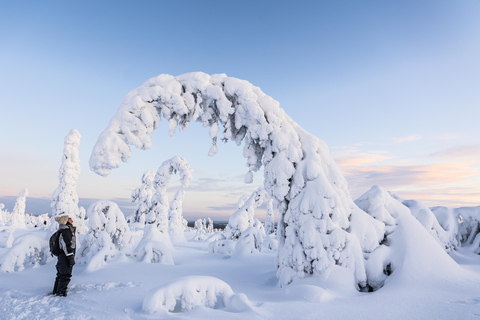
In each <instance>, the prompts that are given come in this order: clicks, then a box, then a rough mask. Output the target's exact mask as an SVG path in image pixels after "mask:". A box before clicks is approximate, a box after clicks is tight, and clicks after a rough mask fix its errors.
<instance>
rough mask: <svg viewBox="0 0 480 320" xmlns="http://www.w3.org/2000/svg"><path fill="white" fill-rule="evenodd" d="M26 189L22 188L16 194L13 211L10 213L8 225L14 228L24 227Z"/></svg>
mask: <svg viewBox="0 0 480 320" xmlns="http://www.w3.org/2000/svg"><path fill="white" fill-rule="evenodd" d="M27 196H28V190H27V188H24V189H23V190H22V191H20V193H19V194H18V195H17V199H16V200H15V205H14V206H13V211H12V213H11V214H10V221H9V223H8V225H10V226H13V227H15V228H25V227H26V225H25V202H26V201H27Z"/></svg>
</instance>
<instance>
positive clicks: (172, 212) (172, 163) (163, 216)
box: [147, 156, 192, 241]
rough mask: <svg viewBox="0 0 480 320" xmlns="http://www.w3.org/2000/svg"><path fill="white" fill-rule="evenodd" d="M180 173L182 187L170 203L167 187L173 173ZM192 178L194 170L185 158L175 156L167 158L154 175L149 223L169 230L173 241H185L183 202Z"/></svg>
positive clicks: (161, 229) (162, 229)
mask: <svg viewBox="0 0 480 320" xmlns="http://www.w3.org/2000/svg"><path fill="white" fill-rule="evenodd" d="M177 172H178V174H179V175H180V184H181V185H180V189H179V190H178V191H177V192H176V193H175V195H174V198H173V200H172V202H171V203H170V204H168V196H167V187H168V185H169V183H170V178H171V175H172V174H175V173H177ZM191 180H192V170H191V169H190V165H189V164H188V162H187V160H186V159H185V158H182V157H179V156H175V157H173V158H171V159H169V160H166V161H164V162H163V163H162V165H161V166H160V167H159V168H158V171H157V173H156V174H155V177H154V187H155V190H156V191H155V194H154V195H153V197H152V209H151V212H150V213H149V215H148V217H147V223H155V224H156V225H157V227H158V229H159V230H160V231H161V232H168V233H169V234H170V236H171V237H172V240H173V241H185V237H184V235H183V231H184V227H183V215H182V203H183V199H184V198H185V192H186V189H187V188H188V184H189V183H190V181H191Z"/></svg>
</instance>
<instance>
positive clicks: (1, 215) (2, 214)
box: [0, 203, 7, 227]
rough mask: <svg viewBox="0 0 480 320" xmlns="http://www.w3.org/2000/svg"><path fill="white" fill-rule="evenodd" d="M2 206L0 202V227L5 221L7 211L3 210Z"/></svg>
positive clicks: (3, 206)
mask: <svg viewBox="0 0 480 320" xmlns="http://www.w3.org/2000/svg"><path fill="white" fill-rule="evenodd" d="M4 208H5V205H4V204H3V203H0V227H3V226H4V225H5V224H6V222H7V212H6V211H4V210H3V209H4Z"/></svg>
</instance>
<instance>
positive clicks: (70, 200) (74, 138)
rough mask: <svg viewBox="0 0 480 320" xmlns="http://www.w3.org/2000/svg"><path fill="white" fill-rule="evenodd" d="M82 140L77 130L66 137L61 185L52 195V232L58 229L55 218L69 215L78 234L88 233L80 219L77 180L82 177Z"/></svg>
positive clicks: (60, 171) (71, 131) (60, 172)
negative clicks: (79, 153)
mask: <svg viewBox="0 0 480 320" xmlns="http://www.w3.org/2000/svg"><path fill="white" fill-rule="evenodd" d="M81 138H82V136H81V135H80V133H79V132H78V131H77V130H76V129H72V130H70V132H69V133H68V135H67V136H66V137H65V145H64V148H63V157H62V164H61V166H60V169H59V172H58V180H59V184H58V187H57V188H56V189H55V191H53V194H52V203H51V207H52V219H51V222H50V227H49V230H50V231H52V232H53V231H55V230H57V229H58V222H56V221H55V217H57V216H60V215H63V214H67V215H68V216H70V217H71V218H72V219H73V221H74V223H75V226H76V227H77V233H79V234H84V233H85V232H86V231H87V226H86V222H85V220H84V219H82V218H80V209H79V208H78V194H77V180H78V177H79V176H80V157H79V156H78V147H79V145H80V139H81Z"/></svg>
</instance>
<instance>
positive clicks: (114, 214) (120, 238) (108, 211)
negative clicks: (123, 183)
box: [77, 200, 132, 269]
mask: <svg viewBox="0 0 480 320" xmlns="http://www.w3.org/2000/svg"><path fill="white" fill-rule="evenodd" d="M87 217H88V224H89V229H88V232H87V234H86V235H85V237H84V238H83V241H82V243H81V247H80V250H79V251H80V252H78V253H77V255H79V256H80V259H79V260H80V262H84V263H89V268H90V269H96V268H98V267H101V266H102V265H103V264H104V263H105V261H108V260H109V259H111V258H113V257H114V256H115V255H116V254H117V253H118V252H119V251H122V250H123V249H124V248H126V247H129V246H131V244H132V243H131V241H132V235H131V232H130V229H129V227H128V224H127V222H126V221H125V216H124V214H123V212H122V211H121V210H120V208H119V207H118V205H117V204H116V203H115V202H112V201H109V200H99V201H97V202H94V203H92V204H91V205H90V207H89V208H88V211H87Z"/></svg>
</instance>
